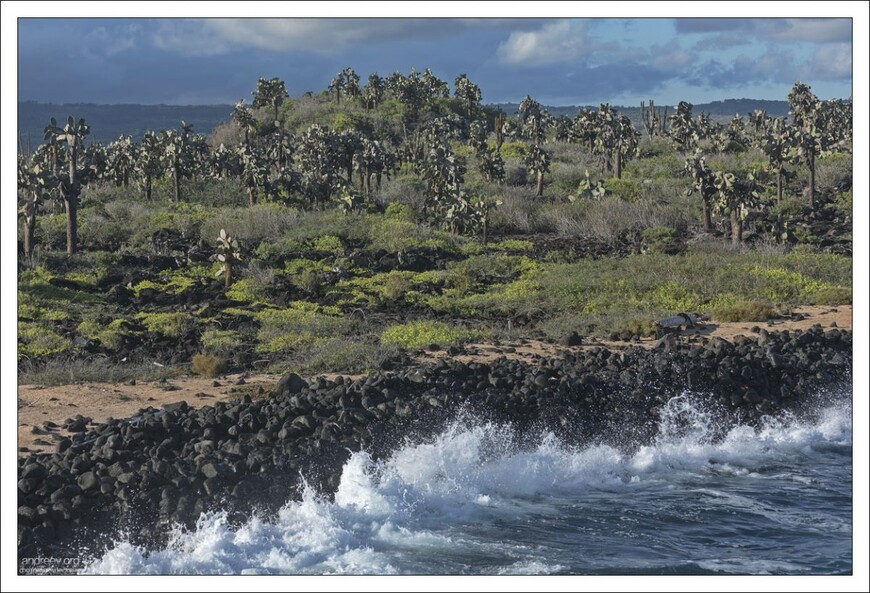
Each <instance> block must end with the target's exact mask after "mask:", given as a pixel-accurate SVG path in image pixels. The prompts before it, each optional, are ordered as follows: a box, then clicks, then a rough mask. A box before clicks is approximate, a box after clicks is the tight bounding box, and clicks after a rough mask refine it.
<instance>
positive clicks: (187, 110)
mask: <svg viewBox="0 0 870 593" xmlns="http://www.w3.org/2000/svg"><path fill="white" fill-rule="evenodd" d="M232 111H233V106H232V105H96V104H93V103H75V104H65V105H54V104H50V103H36V102H34V101H23V102H19V103H18V133H19V135H20V136H21V137H23V138H27V137H28V136H29V137H30V142H31V144H32V145H36V144H39V143H41V142H42V135H43V129H44V128H45V126H47V125H48V122H49V120H50V119H51V118H52V117H54V118H55V119H57V121H58V123H61V122H65V121H66V119H67V118H68V117H69V116H70V115H72V116H74V117H77V118H79V117H83V118H85V121H86V122H87V123H88V125H90V126H91V135H90V136H88V140H90V141H94V142H100V143H106V142H111V141H112V140H117V138H118V136H121V135H124V134H130V135H131V136H133V138H134V139H135V140H140V139H141V138H142V134H144V133H145V132H148V131H161V130H167V129H170V128H178V126H179V125H180V124H181V121H182V120H184V121H185V122H187V123H189V124H193V131H194V132H197V133H199V134H206V135H208V134H210V133H211V131H212V130H213V129H214V128H215V126H217V125H218V124H219V123H221V122H223V121H227V120H229V119H230V114H231V113H232Z"/></svg>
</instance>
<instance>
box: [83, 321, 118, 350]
mask: <svg viewBox="0 0 870 593" xmlns="http://www.w3.org/2000/svg"><path fill="white" fill-rule="evenodd" d="M126 323H127V322H126V321H125V320H123V319H115V320H113V321H112V322H111V323H109V324H106V325H104V324H102V323H99V322H97V321H96V320H93V319H86V320H84V321H82V322H81V323H79V325H78V326H77V327H76V332H78V334H79V335H80V336H82V337H84V338H87V339H89V340H99V342H100V344H102V345H103V346H104V347H106V348H108V349H109V350H117V349H118V348H120V347H121V345H122V344H123V340H124V336H126V335H127V334H128V332H127V331H126V330H125V328H124V326H125V325H126Z"/></svg>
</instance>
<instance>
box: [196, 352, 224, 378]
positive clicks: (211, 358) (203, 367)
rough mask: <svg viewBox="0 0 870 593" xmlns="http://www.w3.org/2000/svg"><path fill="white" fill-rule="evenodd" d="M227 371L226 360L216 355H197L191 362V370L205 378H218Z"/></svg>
mask: <svg viewBox="0 0 870 593" xmlns="http://www.w3.org/2000/svg"><path fill="white" fill-rule="evenodd" d="M225 369H226V363H225V362H224V360H223V359H221V358H220V357H218V356H215V355H214V354H195V355H194V356H193V359H192V360H191V361H190V370H191V371H193V372H194V373H196V374H197V375H202V376H203V377H217V376H218V375H220V374H222V373H223V372H224V370H225Z"/></svg>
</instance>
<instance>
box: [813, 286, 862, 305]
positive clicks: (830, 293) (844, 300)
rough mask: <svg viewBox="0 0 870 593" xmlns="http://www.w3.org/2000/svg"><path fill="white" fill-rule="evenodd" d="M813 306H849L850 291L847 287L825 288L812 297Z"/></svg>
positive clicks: (850, 302)
mask: <svg viewBox="0 0 870 593" xmlns="http://www.w3.org/2000/svg"><path fill="white" fill-rule="evenodd" d="M812 302H813V304H814V305H829V306H833V305H851V304H852V289H851V288H849V287H848V286H826V287H824V288H820V289H819V290H817V291H816V292H815V293H813V295H812Z"/></svg>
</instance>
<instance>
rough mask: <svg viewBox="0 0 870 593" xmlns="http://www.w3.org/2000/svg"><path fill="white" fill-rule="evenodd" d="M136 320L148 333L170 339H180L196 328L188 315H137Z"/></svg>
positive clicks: (194, 322) (193, 320)
mask: <svg viewBox="0 0 870 593" xmlns="http://www.w3.org/2000/svg"><path fill="white" fill-rule="evenodd" d="M136 318H137V319H138V320H139V321H140V322H141V323H142V325H144V326H145V328H146V329H147V330H148V331H150V332H154V333H158V334H163V335H164V336H168V337H171V338H178V337H181V336H183V335H184V334H185V333H187V332H188V331H190V330H191V329H193V328H194V327H195V326H196V319H194V318H193V317H192V316H191V315H190V314H189V313H139V314H138V315H137V316H136Z"/></svg>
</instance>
